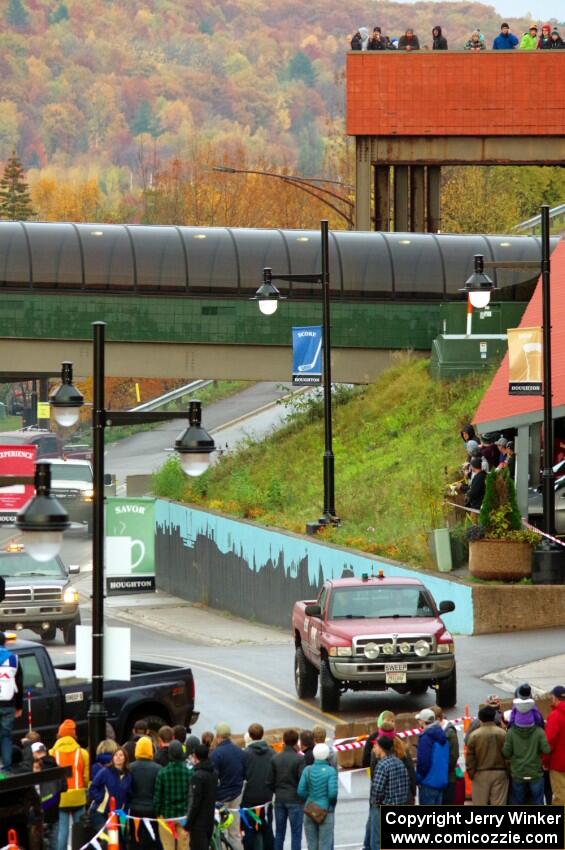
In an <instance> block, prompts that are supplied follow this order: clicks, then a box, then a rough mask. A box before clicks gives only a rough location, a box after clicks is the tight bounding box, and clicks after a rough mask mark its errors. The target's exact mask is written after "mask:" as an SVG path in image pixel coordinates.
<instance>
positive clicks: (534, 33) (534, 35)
mask: <svg viewBox="0 0 565 850" xmlns="http://www.w3.org/2000/svg"><path fill="white" fill-rule="evenodd" d="M537 46H538V25H537V24H532V25H531V26H530V28H529V30H528V32H525V33H524V35H523V36H522V38H521V39H520V50H536V49H537Z"/></svg>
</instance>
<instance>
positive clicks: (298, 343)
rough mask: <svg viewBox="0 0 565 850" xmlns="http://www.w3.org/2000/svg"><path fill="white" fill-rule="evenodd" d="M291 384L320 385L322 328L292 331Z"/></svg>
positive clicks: (313, 327)
mask: <svg viewBox="0 0 565 850" xmlns="http://www.w3.org/2000/svg"><path fill="white" fill-rule="evenodd" d="M292 383H293V384H295V385H297V384H310V385H312V384H321V383H322V328H321V326H320V325H314V326H311V327H308V328H293V329H292Z"/></svg>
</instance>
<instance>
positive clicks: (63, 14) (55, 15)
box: [49, 3, 69, 25]
mask: <svg viewBox="0 0 565 850" xmlns="http://www.w3.org/2000/svg"><path fill="white" fill-rule="evenodd" d="M68 20H69V9H68V7H67V5H66V4H65V3H59V5H58V6H57V8H56V9H55V11H54V12H51V14H50V15H49V23H50V24H51V25H54V24H58V23H60V22H61V21H68Z"/></svg>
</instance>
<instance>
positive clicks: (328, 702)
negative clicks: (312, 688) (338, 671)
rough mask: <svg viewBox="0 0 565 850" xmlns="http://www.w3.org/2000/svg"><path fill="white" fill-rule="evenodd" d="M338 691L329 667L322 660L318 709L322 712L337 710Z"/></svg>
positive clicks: (337, 685)
mask: <svg viewBox="0 0 565 850" xmlns="http://www.w3.org/2000/svg"><path fill="white" fill-rule="evenodd" d="M339 698H340V690H339V684H338V683H337V682H336V680H335V679H334V677H333V676H332V674H331V671H330V665H329V664H328V662H327V661H325V660H323V661H322V663H321V664H320V707H321V709H322V711H338V710H339Z"/></svg>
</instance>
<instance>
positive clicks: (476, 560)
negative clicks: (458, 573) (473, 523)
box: [469, 540, 532, 581]
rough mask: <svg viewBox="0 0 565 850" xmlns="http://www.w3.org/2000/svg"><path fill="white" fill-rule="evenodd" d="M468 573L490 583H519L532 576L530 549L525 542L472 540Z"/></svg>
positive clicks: (528, 544)
mask: <svg viewBox="0 0 565 850" xmlns="http://www.w3.org/2000/svg"><path fill="white" fill-rule="evenodd" d="M469 572H470V574H471V575H472V576H475V578H483V579H490V580H491V581H519V580H520V579H521V578H530V576H531V575H532V547H531V545H530V543H527V542H525V541H514V540H473V541H471V542H470V543H469Z"/></svg>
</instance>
